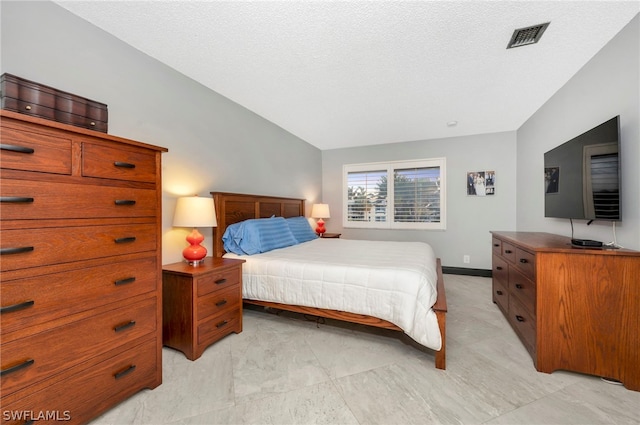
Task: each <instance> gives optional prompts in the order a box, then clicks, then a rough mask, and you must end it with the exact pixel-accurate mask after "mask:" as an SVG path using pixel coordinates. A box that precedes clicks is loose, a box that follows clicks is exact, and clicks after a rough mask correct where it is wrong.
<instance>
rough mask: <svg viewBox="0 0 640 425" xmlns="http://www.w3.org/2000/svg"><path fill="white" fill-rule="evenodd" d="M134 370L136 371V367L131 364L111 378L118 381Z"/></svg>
mask: <svg viewBox="0 0 640 425" xmlns="http://www.w3.org/2000/svg"><path fill="white" fill-rule="evenodd" d="M134 370H136V365H134V364H132V365H131V366H129V367H126V368H124V369H122V370H121V371H120V372H116V373H115V374H114V375H113V377H114V378H116V379H120V378H122V377H123V376H126V375H128V374H130V373H131V372H133V371H134Z"/></svg>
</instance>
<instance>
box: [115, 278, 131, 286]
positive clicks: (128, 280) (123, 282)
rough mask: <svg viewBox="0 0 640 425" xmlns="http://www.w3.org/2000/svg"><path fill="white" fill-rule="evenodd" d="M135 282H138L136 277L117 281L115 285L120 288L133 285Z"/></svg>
mask: <svg viewBox="0 0 640 425" xmlns="http://www.w3.org/2000/svg"><path fill="white" fill-rule="evenodd" d="M135 281H136V278H135V277H127V278H125V279H120V280H116V281H115V282H113V284H114V285H116V286H119V285H126V284H127V283H133V282H135Z"/></svg>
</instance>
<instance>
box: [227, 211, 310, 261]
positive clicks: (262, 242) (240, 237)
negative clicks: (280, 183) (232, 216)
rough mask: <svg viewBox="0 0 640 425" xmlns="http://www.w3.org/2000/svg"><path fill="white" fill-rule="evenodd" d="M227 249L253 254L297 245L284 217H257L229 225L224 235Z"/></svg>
mask: <svg viewBox="0 0 640 425" xmlns="http://www.w3.org/2000/svg"><path fill="white" fill-rule="evenodd" d="M222 241H223V246H224V249H225V251H227V252H233V253H235V254H238V255H253V254H259V253H262V252H267V251H271V250H272V249H278V248H284V247H287V246H291V245H296V244H297V243H298V241H297V240H296V238H295V237H294V236H293V233H291V230H290V229H289V225H288V224H287V222H286V221H285V219H284V218H283V217H272V218H256V219H250V220H245V221H243V222H240V223H235V224H232V225H230V226H229V227H227V230H225V232H224V235H223V236H222Z"/></svg>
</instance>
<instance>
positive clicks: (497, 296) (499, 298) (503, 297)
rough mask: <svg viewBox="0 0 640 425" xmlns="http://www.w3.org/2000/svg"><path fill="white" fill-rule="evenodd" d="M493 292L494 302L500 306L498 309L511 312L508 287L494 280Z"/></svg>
mask: <svg viewBox="0 0 640 425" xmlns="http://www.w3.org/2000/svg"><path fill="white" fill-rule="evenodd" d="M492 290H493V302H495V303H496V304H498V307H500V309H501V310H502V311H503V312H504V313H506V312H508V311H509V291H508V290H507V287H506V286H504V284H503V283H502V282H501V281H499V280H494V281H493V285H492Z"/></svg>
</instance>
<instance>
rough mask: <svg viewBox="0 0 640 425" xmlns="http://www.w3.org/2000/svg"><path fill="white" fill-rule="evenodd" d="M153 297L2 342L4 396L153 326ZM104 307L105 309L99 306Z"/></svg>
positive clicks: (141, 334)
mask: <svg viewBox="0 0 640 425" xmlns="http://www.w3.org/2000/svg"><path fill="white" fill-rule="evenodd" d="M156 302H157V300H156V298H155V297H152V298H147V299H146V300H144V301H142V302H139V303H136V304H130V305H127V306H124V307H121V308H118V309H115V310H110V311H103V312H100V310H98V314H96V315H95V316H92V317H88V318H85V319H82V320H78V321H76V322H73V323H69V324H68V325H64V326H61V327H58V328H54V329H51V330H48V331H45V332H41V333H38V334H35V335H32V336H29V337H25V338H21V339H18V340H15V341H12V342H9V343H7V344H3V345H2V360H1V362H2V371H3V373H2V377H1V378H0V383H1V385H2V393H3V396H4V395H5V394H10V393H12V392H15V391H18V390H20V389H21V388H23V387H25V386H27V385H31V384H34V383H35V382H38V381H40V380H42V379H44V378H46V377H49V376H53V375H54V374H56V373H60V372H62V371H64V370H66V369H69V368H70V367H73V366H74V365H76V364H79V363H82V362H83V361H86V360H87V359H89V358H91V357H93V356H95V355H97V354H99V353H102V352H106V351H108V350H111V349H114V348H116V347H118V346H121V345H124V344H126V343H128V342H130V341H133V340H134V339H136V338H140V337H142V336H144V335H148V334H150V333H152V332H154V331H155V329H156V308H157V307H156ZM101 310H104V309H101Z"/></svg>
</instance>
